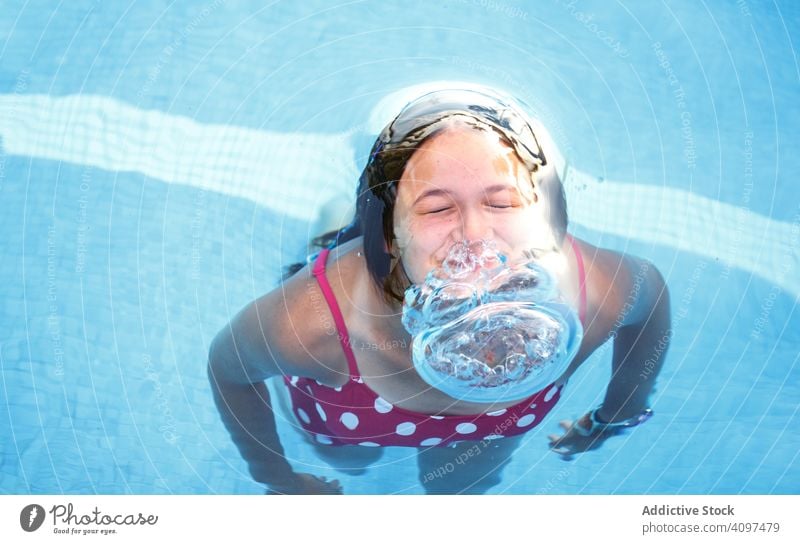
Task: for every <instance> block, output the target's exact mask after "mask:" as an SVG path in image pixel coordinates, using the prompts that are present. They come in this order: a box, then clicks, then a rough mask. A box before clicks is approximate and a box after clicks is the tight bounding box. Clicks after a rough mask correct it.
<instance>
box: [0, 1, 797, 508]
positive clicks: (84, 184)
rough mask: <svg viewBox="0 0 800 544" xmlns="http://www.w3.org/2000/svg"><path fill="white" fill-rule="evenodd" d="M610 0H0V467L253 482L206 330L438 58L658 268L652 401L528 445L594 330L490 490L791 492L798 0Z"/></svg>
mask: <svg viewBox="0 0 800 544" xmlns="http://www.w3.org/2000/svg"><path fill="white" fill-rule="evenodd" d="M608 4H609V3H607V2H600V1H581V2H577V1H572V0H570V1H567V0H546V1H542V2H536V3H535V4H534V3H527V2H526V3H523V2H513V1H512V0H461V1H450V2H441V3H438V4H437V5H435V6H434V5H432V3H428V2H422V1H412V2H403V3H400V2H396V3H395V2H350V3H343V4H341V5H336V4H334V3H327V2H321V1H318V2H303V3H289V2H280V3H278V2H276V3H272V4H269V5H267V6H262V5H260V4H259V3H257V2H252V3H249V4H248V3H245V2H228V1H225V0H215V1H208V2H205V3H201V2H196V3H189V2H185V3H166V2H164V3H159V2H140V3H135V4H134V3H124V2H123V3H109V4H106V3H99V2H64V3H61V4H58V5H56V4H54V3H51V2H6V3H5V4H4V8H3V10H2V11H0V210H2V213H0V234H1V236H0V248H2V260H0V370H1V374H0V378H2V380H1V381H0V448H2V449H1V450H0V491H2V492H3V493H258V492H261V491H262V490H261V488H260V487H259V486H258V485H256V484H255V483H253V482H252V481H251V480H250V478H249V476H248V474H247V471H246V467H245V465H244V462H243V461H242V460H241V459H240V457H239V455H238V453H237V451H236V449H235V447H234V445H233V444H232V443H231V441H230V439H229V438H228V435H227V433H226V431H225V429H224V428H223V426H222V424H221V422H220V420H219V417H218V414H217V411H216V409H215V408H214V405H213V403H212V399H211V394H210V390H209V387H208V383H207V379H206V373H205V364H206V353H207V346H208V343H209V341H210V338H211V337H212V336H213V334H214V333H215V332H216V331H217V330H218V329H219V328H220V327H221V326H222V325H224V324H225V323H226V322H227V320H228V319H229V318H230V317H231V316H232V314H233V313H235V312H236V311H237V310H238V309H239V308H240V307H241V306H243V305H244V304H245V303H247V302H248V301H250V300H251V299H253V298H255V297H257V296H259V295H261V294H263V293H265V292H267V291H268V290H271V289H272V288H274V287H275V286H276V284H277V281H278V277H279V274H280V270H281V267H282V266H284V265H286V264H289V263H291V262H294V261H297V260H300V259H302V258H303V257H304V256H305V253H306V243H307V240H308V239H309V238H310V237H311V236H313V235H314V234H317V230H318V229H319V228H320V226H321V225H322V224H323V223H325V224H328V223H330V221H336V220H338V219H341V217H340V216H339V215H337V210H340V209H342V208H343V207H344V208H346V204H347V203H348V202H349V201H351V200H352V199H353V197H354V191H355V183H356V177H357V175H358V171H359V168H360V167H361V166H362V164H363V157H364V154H365V153H366V150H367V148H368V146H369V145H370V143H371V142H370V138H371V137H374V135H375V133H376V131H377V129H378V127H379V126H380V124H381V123H382V122H385V121H386V120H387V118H386V116H387V115H388V114H389V113H388V112H391V111H393V110H392V108H393V106H392V105H393V104H395V105H396V104H397V103H398V101H400V102H401V101H402V99H403V98H402V97H403V96H404V95H403V94H402V89H405V88H408V87H411V86H414V85H419V84H423V83H425V82H429V81H435V80H458V81H472V82H477V83H483V84H488V85H492V86H495V87H499V88H502V89H504V90H505V91H507V92H509V93H511V94H514V95H515V96H518V97H520V98H521V99H523V100H525V101H526V102H527V103H528V104H530V105H531V107H532V108H534V109H535V110H536V111H537V113H538V115H539V116H540V117H541V118H542V119H543V120H544V121H545V124H547V125H548V126H549V127H550V129H551V131H552V132H553V134H554V136H555V137H556V139H557V140H559V142H560V143H561V145H562V151H563V152H564V153H565V155H567V157H568V159H569V161H570V175H569V176H568V178H567V180H566V183H565V185H566V189H567V193H568V200H569V207H570V214H571V226H570V229H571V230H572V231H573V232H574V233H575V234H576V235H577V236H579V237H583V238H585V239H587V240H588V241H589V242H591V243H594V244H597V245H601V246H605V247H609V248H612V249H616V250H620V251H628V252H631V253H633V254H637V255H640V256H642V257H645V258H648V259H650V260H652V261H653V262H655V263H656V264H657V265H658V267H659V269H660V270H661V271H662V273H663V275H664V276H665V278H666V279H667V282H668V284H669V287H670V290H671V294H672V306H673V322H674V335H673V343H672V346H671V348H670V353H669V357H668V359H667V364H666V366H665V368H664V370H663V372H662V375H661V377H660V380H659V383H658V386H657V391H656V393H655V394H654V396H653V398H652V405H653V408H654V410H655V413H656V415H655V417H654V418H653V419H651V420H650V421H649V422H648V423H647V424H646V425H644V426H642V427H640V428H638V429H636V430H635V432H631V433H629V434H627V435H625V436H624V437H618V438H614V439H612V440H609V441H608V442H607V443H606V444H605V445H604V446H603V447H602V448H601V449H600V450H597V451H593V452H591V453H588V454H585V455H582V456H579V457H577V458H576V459H575V460H574V461H572V462H565V461H563V460H561V459H560V458H559V457H558V456H556V455H554V454H553V453H551V452H550V451H548V448H547V438H546V437H547V435H548V434H550V433H553V432H557V431H558V421H559V420H560V419H564V418H572V417H575V416H578V415H580V414H582V413H583V412H584V411H585V410H586V409H588V408H591V407H593V406H594V405H596V404H597V403H598V402H599V400H600V399H601V398H602V395H603V393H604V389H603V387H602V384H604V383H606V382H607V380H608V376H609V375H610V357H611V351H610V349H601V350H599V351H598V352H597V353H596V354H595V355H593V357H592V358H591V359H590V360H589V361H587V362H586V363H585V364H584V365H583V367H582V368H581V369H580V371H579V372H578V373H577V374H576V375H575V376H574V377H573V378H572V379H571V381H570V384H569V387H568V388H567V389H566V390H565V391H564V394H563V397H562V400H561V401H560V403H559V405H558V406H557V407H556V408H555V410H554V411H553V414H551V416H550V417H549V419H547V420H546V421H545V422H544V423H542V424H541V425H539V426H538V427H537V428H536V429H535V430H534V431H533V432H531V433H528V434H527V435H526V436H525V439H524V441H523V443H522V445H521V446H520V449H519V450H518V451H517V452H516V453H515V455H514V457H513V458H512V460H511V462H510V463H509V464H508V465H507V466H506V467H505V469H504V471H503V477H502V481H501V482H500V483H498V484H497V485H495V486H494V487H493V488H492V489H491V490H490V492H491V493H566V494H573V493H614V494H616V493H663V494H672V493H731V494H735V493H748V494H749V493H797V492H798V491H800V460H798V452H799V451H800V439H798V436H797V433H796V432H795V430H796V429H797V428H798V425H799V424H800V416H799V415H798V400H800V385H799V384H800V367H799V366H798V358H800V355H799V354H800V349H798V348H799V347H800V318H799V317H798V312H797V302H798V299H800V198H799V197H798V196H797V192H796V189H795V186H796V179H797V177H798V174H800V156H799V154H798V153H797V152H796V140H797V136H798V134H797V127H798V126H800V109H799V108H798V93H799V92H800V68H799V67H798V61H797V53H796V48H795V45H797V44H798V33H799V32H800V5H799V4H798V3H796V2H791V1H789V0H784V1H780V2H773V3H770V4H768V3H757V2H752V1H748V0H740V1H739V2H723V1H715V2H701V3H697V2H693V1H690V0H679V1H674V2H669V3H667V4H658V3H655V2H647V3H639V2H620V3H617V4H615V5H613V6H609V5H608ZM398 92H399V93H400V94H399V95H398V94H396V93H398ZM331 202H341V203H343V204H341V205H331V204H329V203H331ZM326 204H328V207H327V208H325V206H326ZM320 209H327V210H328V212H326V213H327V215H324V214H323V215H322V216H320V214H319V210H320ZM279 427H280V432H281V436H282V439H283V443H284V446H285V448H286V454H287V456H288V457H289V458H290V460H291V462H292V463H293V465H294V466H295V467H296V469H297V470H300V471H304V472H314V473H317V474H322V475H326V476H331V477H337V478H339V479H340V480H341V481H342V484H343V486H344V489H345V491H346V492H348V493H422V487H421V485H420V482H419V479H418V475H417V468H416V462H415V459H414V455H413V450H409V449H403V448H387V449H385V450H384V451H382V456H381V457H380V459H375V460H373V462H372V464H371V466H370V467H369V468H368V469H367V470H366V471H365V472H363V473H362V474H343V473H341V472H340V471H338V470H336V468H334V467H333V466H332V462H329V460H327V459H325V458H321V457H320V456H319V455H318V454H317V452H316V451H315V450H314V448H312V447H311V446H310V445H309V444H308V443H307V442H306V441H305V440H304V439H303V438H302V436H300V435H299V434H298V432H297V431H295V430H294V429H293V428H292V427H291V425H289V424H288V422H287V421H279Z"/></svg>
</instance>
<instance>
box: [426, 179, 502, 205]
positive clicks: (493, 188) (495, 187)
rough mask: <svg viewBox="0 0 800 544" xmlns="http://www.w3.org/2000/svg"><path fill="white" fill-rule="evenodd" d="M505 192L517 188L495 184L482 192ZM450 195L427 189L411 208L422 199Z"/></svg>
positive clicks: (442, 191) (448, 192)
mask: <svg viewBox="0 0 800 544" xmlns="http://www.w3.org/2000/svg"><path fill="white" fill-rule="evenodd" d="M506 190H508V191H514V190H517V188H516V187H515V186H513V185H503V184H497V185H491V186H489V187H487V188H486V189H484V190H483V192H484V193H485V194H489V193H499V192H500V191H506ZM451 194H452V192H451V191H447V190H445V189H428V190H427V191H425V192H424V193H422V194H421V195H419V196H418V197H417V198H416V200H414V203H413V204H412V206H416V205H417V204H418V203H419V202H420V201H421V200H422V199H425V198H428V197H429V196H447V195H451Z"/></svg>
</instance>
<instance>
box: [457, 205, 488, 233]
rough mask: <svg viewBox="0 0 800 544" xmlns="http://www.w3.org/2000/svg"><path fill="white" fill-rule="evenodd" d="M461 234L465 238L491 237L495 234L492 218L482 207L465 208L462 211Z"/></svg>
mask: <svg viewBox="0 0 800 544" xmlns="http://www.w3.org/2000/svg"><path fill="white" fill-rule="evenodd" d="M460 219H461V224H460V229H459V230H460V234H461V239H464V240H479V239H481V238H485V239H490V238H492V237H493V236H494V228H493V225H492V218H491V217H490V216H489V214H487V213H486V212H484V211H483V210H480V209H473V208H463V209H462V211H461V217H460Z"/></svg>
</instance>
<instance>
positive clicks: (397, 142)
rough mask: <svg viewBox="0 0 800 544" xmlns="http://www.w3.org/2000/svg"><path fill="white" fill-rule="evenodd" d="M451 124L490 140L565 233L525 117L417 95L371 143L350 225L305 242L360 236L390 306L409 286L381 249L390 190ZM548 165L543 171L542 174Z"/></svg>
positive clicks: (496, 107) (559, 197) (389, 226)
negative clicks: (514, 163)
mask: <svg viewBox="0 0 800 544" xmlns="http://www.w3.org/2000/svg"><path fill="white" fill-rule="evenodd" d="M451 121H463V122H464V124H466V125H468V126H469V127H470V128H473V129H475V130H493V131H494V132H496V133H497V134H498V135H499V137H500V138H501V141H503V142H504V143H506V144H507V145H508V146H509V147H511V148H512V149H513V150H514V152H515V153H516V155H517V157H518V158H519V159H520V161H521V162H522V163H523V164H524V165H525V166H526V167H527V169H528V171H529V173H530V175H531V184H532V185H533V186H535V185H537V184H538V185H539V192H540V194H541V195H542V197H543V200H544V202H545V203H547V204H548V206H549V215H550V223H551V225H552V227H553V229H554V231H555V234H556V239H557V240H558V242H559V243H560V242H561V241H562V240H563V237H564V235H565V234H566V231H567V222H568V217H567V202H566V197H565V195H564V188H563V185H562V183H561V179H560V178H559V176H558V173H557V172H556V169H555V168H554V167H553V165H552V161H550V163H548V159H547V157H546V156H545V154H544V151H543V150H542V148H541V146H540V145H539V140H538V139H537V137H536V134H535V133H534V129H533V127H532V126H531V122H530V120H529V119H528V117H527V116H525V115H524V114H523V113H521V111H520V110H518V109H517V108H514V107H512V106H510V105H509V104H508V103H507V102H505V101H503V100H501V99H499V98H497V97H495V96H490V95H488V94H486V93H483V92H478V91H468V90H444V91H435V92H432V93H428V94H426V95H423V96H421V97H420V98H418V99H417V100H414V101H413V102H411V103H410V104H408V105H407V106H406V107H405V108H403V110H402V111H401V112H400V113H399V114H398V116H397V117H395V119H394V120H393V121H392V122H391V123H389V125H387V126H386V128H384V129H383V131H381V134H380V135H379V136H378V138H377V139H376V140H375V143H374V144H373V146H372V149H371V151H370V155H369V160H368V161H367V164H366V166H365V167H364V170H363V171H362V172H361V176H360V178H359V183H358V192H357V194H356V212H355V217H354V218H353V221H352V222H351V223H350V224H349V225H347V226H345V227H343V228H341V229H338V230H333V231H330V232H326V233H325V234H322V235H321V236H318V237H316V238H314V239H313V240H312V244H313V245H314V246H315V247H329V248H332V247H335V246H338V245H340V244H343V243H344V242H347V241H349V240H352V239H354V238H356V237H358V236H361V235H363V236H364V258H365V259H366V262H367V269H368V270H369V273H370V276H371V278H372V280H373V282H374V284H375V286H376V287H377V288H378V289H380V291H382V293H383V297H384V300H385V301H386V302H387V303H388V304H389V305H390V306H395V305H397V304H399V303H402V301H403V294H404V291H405V289H406V288H407V287H408V285H409V283H410V280H409V279H408V277H407V276H406V274H405V271H404V269H403V266H397V264H398V260H397V259H393V258H392V255H391V253H386V251H385V249H384V247H385V246H386V247H389V248H390V250H391V248H392V247H393V241H394V206H395V202H396V200H397V182H398V181H399V180H400V178H401V177H402V175H403V172H404V170H405V168H406V165H407V164H408V161H409V160H410V159H411V157H412V156H413V155H414V153H416V151H417V150H418V149H419V148H420V147H421V146H422V145H423V144H425V143H426V142H427V141H429V140H431V139H432V138H434V137H435V136H436V135H438V134H440V133H442V132H444V131H445V130H447V129H449V128H450V127H451V126H452V122H451ZM460 124H461V123H460ZM548 165H549V168H547V169H542V167H545V166H548ZM303 266H305V264H304V263H296V264H294V265H291V266H289V267H287V270H286V273H285V275H284V279H286V278H289V277H291V276H292V275H294V274H295V273H296V272H297V271H298V270H300V269H301V268H303Z"/></svg>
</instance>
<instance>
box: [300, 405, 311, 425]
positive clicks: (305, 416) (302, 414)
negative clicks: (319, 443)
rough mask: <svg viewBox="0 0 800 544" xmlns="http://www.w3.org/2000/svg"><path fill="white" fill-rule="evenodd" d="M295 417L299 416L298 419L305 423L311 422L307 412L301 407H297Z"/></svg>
mask: <svg viewBox="0 0 800 544" xmlns="http://www.w3.org/2000/svg"><path fill="white" fill-rule="evenodd" d="M297 417H299V418H300V421H302V422H303V423H305V424H306V425H308V424H309V423H311V418H310V417H308V414H307V413H306V411H305V410H303V409H302V408H298V409H297Z"/></svg>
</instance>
